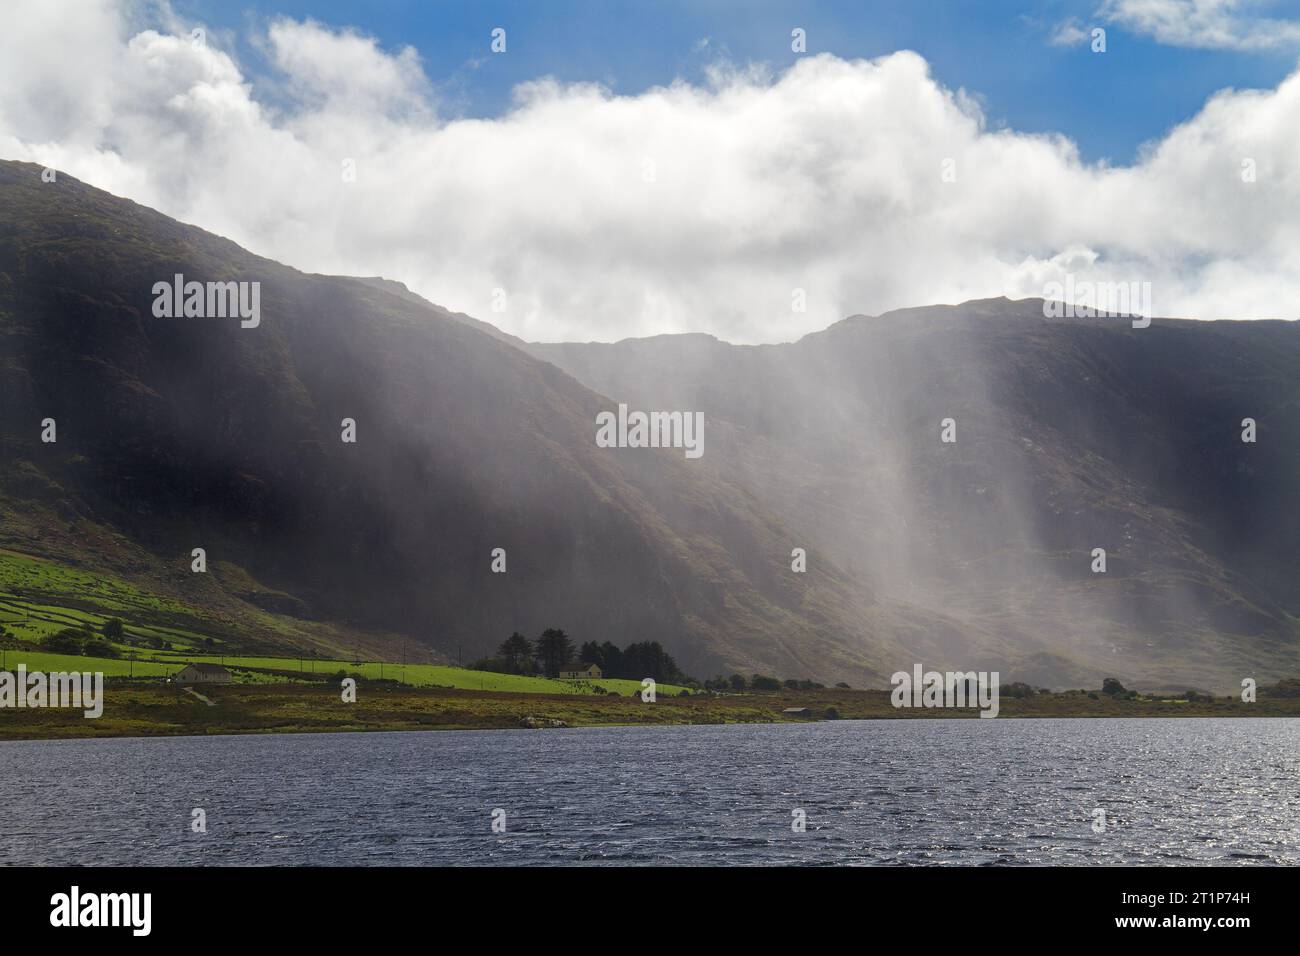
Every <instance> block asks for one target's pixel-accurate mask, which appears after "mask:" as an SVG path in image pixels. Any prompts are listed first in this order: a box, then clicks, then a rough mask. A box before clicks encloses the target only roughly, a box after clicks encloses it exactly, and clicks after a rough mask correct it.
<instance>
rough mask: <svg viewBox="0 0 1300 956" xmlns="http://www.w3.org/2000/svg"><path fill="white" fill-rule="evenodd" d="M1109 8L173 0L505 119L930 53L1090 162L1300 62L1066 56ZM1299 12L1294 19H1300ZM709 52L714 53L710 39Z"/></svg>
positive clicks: (816, 0) (1284, 53) (215, 20)
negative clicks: (366, 55) (547, 104)
mask: <svg viewBox="0 0 1300 956" xmlns="http://www.w3.org/2000/svg"><path fill="white" fill-rule="evenodd" d="M1098 5H1099V4H1098V2H1097V0H1083V2H1080V0H1049V2H1040V3H1031V2H1023V0H1021V2H1017V0H983V2H970V0H959V2H951V0H950V2H941V0H851V2H831V0H803V2H779V3H777V2H771V3H761V2H760V3H737V2H727V0H690V2H684V0H658V2H653V3H652V2H647V0H606V2H597V0H546V2H540V0H531V2H529V0H487V2H474V3H468V2H451V0H373V2H367V3H356V2H352V3H347V2H339V0H249V2H246V3H242V4H241V3H238V2H234V3H232V2H230V0H174V2H173V7H174V9H175V10H176V11H177V12H178V13H180V14H182V15H184V16H187V17H192V18H194V19H197V20H201V21H203V22H205V23H207V24H209V25H211V26H212V27H216V28H225V29H229V30H232V31H234V32H235V33H236V34H237V35H238V36H239V38H240V39H239V43H240V44H241V47H240V49H241V60H242V61H243V62H244V63H245V66H246V68H247V69H249V71H250V72H256V69H257V66H256V62H255V61H256V59H257V57H256V54H255V51H253V50H251V49H250V48H248V47H247V46H246V45H245V44H246V38H247V35H248V34H249V31H250V28H254V29H255V28H256V27H258V26H264V25H265V23H266V22H267V21H269V20H271V19H274V18H275V17H278V16H287V17H292V18H294V19H299V20H301V19H305V18H308V17H311V18H313V19H315V20H317V21H320V22H321V23H323V24H326V25H328V26H331V27H334V28H342V27H347V26H351V27H355V28H357V29H358V30H359V31H361V32H363V33H366V34H369V35H372V36H374V37H376V38H377V39H378V40H379V41H380V43H381V44H382V46H383V47H384V48H385V49H388V50H390V51H391V50H394V49H397V48H399V47H401V46H403V45H411V46H413V47H415V48H416V49H417V50H418V51H419V53H420V55H421V58H422V61H423V66H424V69H425V72H426V73H427V74H428V75H429V77H430V79H431V80H432V81H433V82H434V83H435V84H437V85H438V87H439V90H440V93H441V95H442V97H443V104H444V110H447V111H450V112H451V113H453V114H456V115H463V116H497V115H500V114H501V113H502V112H503V111H505V110H506V109H508V107H509V105H510V91H511V89H512V87H513V86H514V85H515V84H517V83H520V82H524V81H527V80H531V79H535V78H537V77H539V76H554V77H556V78H558V79H560V80H564V81H595V82H600V83H603V84H605V85H607V86H609V87H610V88H611V89H612V90H613V91H615V92H616V93H623V94H631V93H637V92H640V91H642V90H644V89H646V88H647V87H651V86H655V85H660V84H665V83H668V82H671V81H672V80H673V79H674V78H676V77H682V78H685V79H687V80H690V81H699V80H700V79H701V78H702V76H703V70H704V68H705V67H706V65H707V64H708V63H710V62H713V61H714V60H716V59H717V58H718V57H720V56H723V57H727V58H729V59H730V60H732V61H733V62H737V63H745V62H749V61H758V62H764V63H768V64H771V65H772V66H773V67H774V68H776V69H778V70H779V69H781V68H784V67H785V66H788V65H789V64H790V63H792V62H793V60H794V58H795V54H794V53H792V52H791V50H790V41H789V36H790V30H791V29H792V28H793V27H795V26H799V27H803V28H804V29H805V30H807V35H808V49H809V52H810V53H816V52H823V51H826V52H831V53H835V54H836V55H838V56H841V57H845V58H855V57H868V58H869V57H875V56H879V55H882V54H886V53H891V52H893V51H895V50H899V49H912V50H915V51H917V52H919V53H920V54H921V55H922V56H924V57H925V58H926V60H927V61H928V62H929V63H930V66H931V68H932V70H933V71H934V75H935V77H936V78H937V79H938V80H939V82H940V83H942V84H943V85H945V86H947V87H949V88H953V89H956V88H959V87H960V88H964V89H965V90H966V91H967V92H969V93H972V94H974V95H976V96H977V97H978V98H979V100H980V102H981V104H982V105H983V107H984V110H985V112H986V115H987V117H988V120H989V123H990V126H991V127H993V128H998V127H1000V126H1007V127H1010V128H1012V129H1016V130H1020V131H1024V132H1047V131H1059V132H1062V133H1064V134H1066V135H1067V136H1069V137H1071V138H1072V139H1073V140H1075V141H1076V142H1077V143H1078V145H1079V147H1080V150H1081V153H1082V155H1083V157H1084V158H1085V159H1087V160H1099V159H1106V160H1109V161H1111V162H1114V163H1121V164H1127V163H1130V162H1132V160H1133V159H1134V157H1135V155H1136V151H1137V149H1138V147H1139V146H1140V144H1142V143H1143V142H1145V141H1147V140H1151V139H1154V138H1158V137H1160V136H1162V135H1163V134H1164V133H1165V132H1166V131H1167V130H1168V129H1169V128H1170V127H1172V126H1174V125H1175V124H1177V123H1179V122H1182V121H1184V120H1186V119H1188V118H1189V117H1191V116H1192V115H1194V114H1195V113H1196V111H1197V110H1198V109H1199V108H1200V107H1201V106H1202V105H1203V104H1204V102H1205V100H1206V98H1207V97H1208V96H1209V95H1210V94H1211V93H1213V92H1214V91H1216V90H1219V89H1223V88H1226V87H1233V88H1237V89H1242V88H1271V87H1275V86H1276V85H1277V84H1278V82H1279V81H1280V80H1282V79H1283V78H1284V77H1285V76H1286V75H1287V74H1288V73H1290V72H1291V71H1292V70H1293V69H1294V67H1295V64H1296V57H1297V50H1296V49H1295V48H1294V47H1288V46H1286V45H1282V46H1280V47H1278V48H1276V49H1272V50H1251V51H1248V52H1242V51H1235V50H1216V49H1195V48H1185V47H1180V46H1172V45H1168V44H1165V43H1160V42H1157V41H1156V40H1155V39H1153V38H1151V37H1149V36H1143V35H1139V34H1137V33H1133V32H1129V31H1127V30H1126V29H1125V28H1124V27H1123V26H1122V25H1117V24H1114V23H1110V24H1108V25H1107V31H1108V32H1107V51H1106V53H1105V54H1104V55H1098V54H1094V53H1092V52H1091V51H1090V50H1089V49H1088V46H1087V45H1086V44H1076V45H1073V46H1061V45H1054V44H1052V43H1050V42H1049V38H1050V36H1051V35H1052V32H1053V30H1054V28H1055V27H1056V26H1057V25H1058V24H1060V23H1062V22H1065V21H1068V20H1071V19H1073V20H1074V21H1075V22H1077V24H1078V25H1079V26H1081V27H1084V28H1088V27H1091V26H1093V25H1095V24H1102V23H1105V18H1103V17H1099V16H1098V15H1097V13H1098ZM1248 6H1251V7H1253V12H1255V13H1259V14H1268V13H1272V14H1273V15H1275V16H1283V15H1285V13H1286V12H1287V11H1286V9H1285V8H1286V6H1287V5H1286V4H1271V3H1255V4H1253V5H1250V4H1248ZM1292 13H1294V11H1292ZM498 26H500V27H503V28H505V29H506V30H507V37H508V53H507V55H505V56H489V55H487V50H488V42H489V34H490V31H491V30H492V29H493V28H494V27H498ZM703 40H707V41H708V42H707V45H706V46H703V47H701V41H703Z"/></svg>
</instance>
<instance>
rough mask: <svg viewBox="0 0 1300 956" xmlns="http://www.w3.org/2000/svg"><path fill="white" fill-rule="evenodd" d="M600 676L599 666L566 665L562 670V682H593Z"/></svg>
mask: <svg viewBox="0 0 1300 956" xmlns="http://www.w3.org/2000/svg"><path fill="white" fill-rule="evenodd" d="M600 675H601V670H600V665H599V664H565V665H564V666H563V667H561V668H560V680H592V679H594V678H598V677H600Z"/></svg>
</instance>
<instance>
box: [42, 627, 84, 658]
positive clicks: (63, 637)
mask: <svg viewBox="0 0 1300 956" xmlns="http://www.w3.org/2000/svg"><path fill="white" fill-rule="evenodd" d="M84 642H85V635H84V634H83V633H82V632H81V631H79V630H77V629H76V628H75V627H65V628H64V629H63V630H61V631H59V632H58V633H57V634H51V635H50V636H49V637H47V638H45V640H43V641H41V646H42V647H44V648H45V649H46V650H47V651H51V652H53V653H55V654H80V653H82V647H83V646H84Z"/></svg>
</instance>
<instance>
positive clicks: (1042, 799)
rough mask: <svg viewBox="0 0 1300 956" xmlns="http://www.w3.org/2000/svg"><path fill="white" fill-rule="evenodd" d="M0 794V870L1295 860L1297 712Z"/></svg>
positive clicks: (349, 737) (363, 762) (147, 749)
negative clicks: (200, 815) (198, 822)
mask: <svg viewBox="0 0 1300 956" xmlns="http://www.w3.org/2000/svg"><path fill="white" fill-rule="evenodd" d="M0 793H2V794H3V800H2V801H0V863H4V864H115V865H164V864H179V865H188V864H205V865H225V864H278V865H291V864H313V865H327V866H328V865H347V866H352V865H374V864H397V865H431V864H460V865H489V864H666V865H674V864H899V863H913V864H955V863H961V864H1067V865H1068V864H1120V863H1152V864H1178V863H1223V864H1238V863H1240V864H1260V863H1292V864H1294V863H1298V862H1300V720H1295V719H1213V718H1201V719H1198V718H1170V719H1107V720H1066V719H1061V720H1009V719H998V720H954V719H948V720H915V719H914V720H883V721H837V722H826V723H809V724H774V725H752V724H751V725H730V726H668V727H620V728H587V729H574V730H547V731H536V730H517V731H516V730H503V731H464V732H457V731H434V732H411V733H383V734H302V735H284V736H269V735H268V736H246V737H173V738H129V739H112V740H72V741H20V742H7V743H0ZM196 808H201V809H202V810H203V811H204V814H205V815H206V825H207V833H206V834H204V833H195V832H192V829H191V821H192V819H193V811H194V810H195V809H196ZM1098 809H1101V810H1104V811H1105V825H1104V827H1103V828H1102V832H1096V830H1095V829H1094V826H1100V825H1101V821H1100V819H1099V816H1098V815H1097V814H1096V813H1095V812H1094V811H1096V810H1098ZM494 810H501V811H504V823H505V828H506V832H505V833H495V832H493V828H492V825H493V811H494ZM795 811H802V812H803V814H804V815H805V818H806V831H805V832H794V830H792V821H795V820H796V814H795ZM498 817H500V814H498Z"/></svg>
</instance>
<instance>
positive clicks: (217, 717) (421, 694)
mask: <svg viewBox="0 0 1300 956" xmlns="http://www.w3.org/2000/svg"><path fill="white" fill-rule="evenodd" d="M51 656H57V655H51ZM202 692H203V694H204V695H205V696H207V697H209V698H210V699H211V700H212V701H213V702H214V704H215V706H212V707H208V706H206V705H204V704H203V703H201V702H200V701H198V700H196V699H195V698H193V697H191V696H190V695H187V694H182V693H180V692H179V691H178V689H177V688H176V687H174V686H169V685H165V684H161V683H157V682H153V683H146V682H140V681H136V682H130V681H117V682H113V683H110V684H108V685H107V686H106V687H105V691H104V693H105V706H104V714H103V716H102V717H101V718H99V719H95V720H87V719H85V718H84V717H83V716H82V714H81V712H80V711H75V710H60V709H51V708H45V709H36V710H33V709H23V710H16V709H5V710H0V741H2V740H6V739H8V740H20V739H38V738H64V737H69V738H70V737H122V736H167V735H177V734H187V735H206V734H249V733H295V732H320V731H393V730H467V729H494V728H497V729H499V728H517V727H521V726H523V722H524V719H525V718H526V717H530V716H531V717H541V718H549V719H553V720H559V721H563V722H564V723H565V724H566V725H568V726H570V727H587V726H602V725H605V726H610V725H632V724H733V723H801V722H807V719H806V718H798V717H790V716H787V715H786V714H784V713H783V712H782V711H783V710H784V709H785V708H787V707H807V708H809V709H810V710H811V711H812V712H813V714H814V718H820V717H822V716H825V715H826V713H827V709H828V708H834V710H835V712H836V713H838V715H839V716H840V717H843V718H852V719H882V718H887V719H927V718H941V719H978V718H977V714H978V711H977V710H975V709H973V708H967V709H962V710H955V709H948V710H944V709H932V710H926V709H923V708H908V709H903V710H896V709H894V708H893V706H892V705H891V704H890V702H889V692H888V691H883V690H881V691H844V690H827V691H790V692H775V693H771V694H734V695H726V696H713V695H707V694H702V695H696V696H692V697H660V698H659V699H658V700H657V701H656V702H655V703H653V704H649V703H642V702H641V701H640V699H639V698H635V697H607V696H602V695H594V694H573V693H571V694H558V695H557V694H521V693H512V692H506V691H477V690H460V689H452V688H437V687H419V688H417V687H409V686H403V685H394V684H390V683H387V682H374V683H371V682H362V683H360V684H359V685H358V688H357V702H356V703H355V704H345V703H343V701H342V697H341V694H340V693H339V688H338V687H337V686H333V685H332V684H329V683H323V682H313V683H305V682H304V683H296V684H289V683H275V684H256V683H253V684H230V685H222V686H210V687H204V688H202ZM1001 703H1002V711H1001V716H1000V717H999V718H998V719H1000V720H1001V719H1008V718H1009V719H1015V718H1027V717H1028V718H1033V717H1096V718H1105V717H1169V716H1178V717H1291V718H1296V717H1300V697H1278V698H1272V699H1269V698H1265V697H1261V698H1260V700H1259V702H1258V703H1255V704H1244V703H1242V702H1241V701H1239V700H1235V699H1228V698H1217V699H1215V700H1212V701H1196V702H1186V701H1184V702H1183V703H1181V704H1178V705H1177V706H1174V705H1171V703H1170V702H1169V701H1165V700H1159V699H1148V698H1138V699H1133V700H1123V699H1120V700H1114V699H1110V698H1106V699H1098V700H1093V699H1091V698H1089V697H1088V696H1087V695H1084V694H1077V693H1074V694H1068V693H1067V694H1051V695H1040V696H1038V697H1034V698H1029V699H1025V700H1017V699H1012V698H1003V700H1002V702H1001ZM861 732H863V733H869V732H870V730H869V728H868V727H865V726H864V728H863V729H862V730H861Z"/></svg>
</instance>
